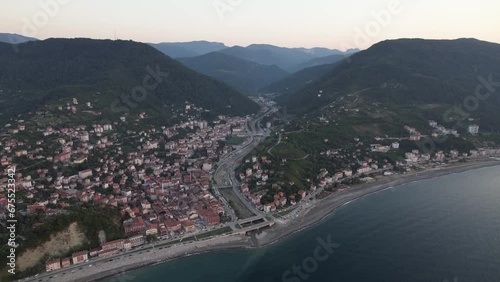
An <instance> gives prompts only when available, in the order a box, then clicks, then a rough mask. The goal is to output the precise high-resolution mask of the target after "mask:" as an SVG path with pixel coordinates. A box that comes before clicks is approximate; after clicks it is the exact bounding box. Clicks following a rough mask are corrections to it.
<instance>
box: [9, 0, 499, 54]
mask: <svg viewBox="0 0 500 282" xmlns="http://www.w3.org/2000/svg"><path fill="white" fill-rule="evenodd" d="M499 12H500V1H498V0H475V1H463V0H458V1H457V0H454V1H452V0H308V1H305V0H141V1H138V0H22V1H21V0H2V9H1V10H0V32H7V33H18V34H22V35H25V36H30V37H35V38H38V39H46V38H50V37H66V38H73V37H88V38H96V39H113V38H114V37H115V33H116V37H117V38H118V39H124V40H129V39H131V40H134V41H140V42H151V43H158V42H184V41H194V40H208V41H215V42H223V43H225V44H226V45H228V46H233V45H240V46H247V45H249V44H253V43H267V44H273V45H278V46H283V47H307V48H311V47H327V48H336V49H341V50H345V49H348V48H359V49H366V48H368V47H369V46H371V45H373V44H375V43H377V42H379V41H382V40H386V39H396V38H428V39H455V38H464V37H468V38H470V37H473V38H477V39H481V40H486V41H491V42H497V43H500V32H498V30H499V27H500V15H499V14H498V13H499Z"/></svg>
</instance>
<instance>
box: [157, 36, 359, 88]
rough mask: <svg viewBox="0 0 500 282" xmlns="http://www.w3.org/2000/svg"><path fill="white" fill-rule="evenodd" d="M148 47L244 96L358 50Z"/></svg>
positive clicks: (212, 44)
mask: <svg viewBox="0 0 500 282" xmlns="http://www.w3.org/2000/svg"><path fill="white" fill-rule="evenodd" d="M151 46H153V47H155V48H157V49H158V50H160V51H162V52H163V53H164V54H166V55H168V56H170V57H172V58H175V59H177V60H179V61H180V62H182V63H184V64H185V65H186V66H188V67H189V68H191V69H193V70H196V71H198V72H201V73H203V74H206V75H208V76H211V77H214V78H216V79H218V80H221V81H224V82H226V83H227V84H229V85H231V86H233V87H235V88H237V89H238V90H240V91H242V92H243V93H245V94H247V95H252V94H261V93H260V92H259V91H258V90H259V89H261V88H262V87H264V86H267V85H268V84H271V83H274V82H277V81H279V80H281V79H283V78H285V76H286V75H289V74H291V73H294V72H297V71H300V70H302V69H305V68H309V67H313V66H319V65H324V64H332V63H336V62H339V61H341V60H343V59H345V58H346V57H348V56H349V55H351V54H354V53H356V52H357V51H359V50H357V49H351V50H347V51H346V52H342V51H339V50H332V49H327V48H311V49H306V48H285V47H278V46H273V45H269V44H252V45H250V46H248V47H241V46H234V47H227V46H225V45H224V44H222V43H215V42H207V41H194V42H184V43H160V44H151Z"/></svg>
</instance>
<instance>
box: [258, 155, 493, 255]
mask: <svg viewBox="0 0 500 282" xmlns="http://www.w3.org/2000/svg"><path fill="white" fill-rule="evenodd" d="M499 165H500V161H496V160H493V159H482V160H477V161H470V162H466V163H454V164H451V165H447V166H443V167H438V168H433V169H428V170H424V171H416V172H410V173H406V174H396V175H393V176H390V177H386V178H384V179H382V180H377V181H374V182H370V183H364V184H359V185H356V186H352V187H350V188H349V189H347V190H344V191H341V192H334V193H332V194H331V195H329V196H327V197H326V198H323V199H321V200H319V201H317V202H315V203H314V204H313V206H312V207H310V208H308V209H305V210H303V211H301V213H300V215H299V216H298V217H296V218H294V219H292V220H288V221H286V222H285V224H283V223H280V221H279V220H276V222H277V224H275V225H274V226H273V227H271V228H270V229H266V230H264V231H263V232H262V235H260V236H258V237H260V238H257V241H258V243H259V244H258V245H257V246H254V247H263V246H266V245H269V244H274V243H276V242H277V241H279V240H282V239H284V238H286V237H289V236H291V235H293V234H295V233H297V232H300V231H302V230H304V229H307V228H309V227H311V226H313V225H316V224H319V223H321V222H322V221H323V220H324V219H326V218H327V217H330V216H332V215H333V214H334V212H335V211H336V210H337V209H338V208H340V207H342V206H345V205H348V204H351V203H353V202H354V201H356V200H358V199H361V198H363V197H365V196H369V195H371V194H375V193H379V192H382V191H385V190H388V189H392V188H394V187H396V186H401V185H404V184H409V183H413V182H417V181H422V180H427V179H433V178H438V177H442V176H446V175H451V174H456V173H462V172H466V171H471V170H476V169H481V168H487V167H493V166H499Z"/></svg>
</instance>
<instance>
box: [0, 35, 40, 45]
mask: <svg viewBox="0 0 500 282" xmlns="http://www.w3.org/2000/svg"><path fill="white" fill-rule="evenodd" d="M37 40H38V39H36V38H33V37H27V36H23V35H20V34H16V33H0V42H4V43H9V44H19V43H24V42H28V41H37Z"/></svg>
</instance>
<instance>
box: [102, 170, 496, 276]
mask: <svg viewBox="0 0 500 282" xmlns="http://www.w3.org/2000/svg"><path fill="white" fill-rule="evenodd" d="M329 241H330V242H331V243H335V244H338V245H339V246H337V247H336V248H335V246H334V245H333V244H332V245H330V246H328V244H329ZM325 246H326V247H325ZM329 252H331V254H330V253H329ZM299 267H300V268H299ZM287 271H288V272H287ZM121 280H123V281H153V282H160V281H162V282H163V281H175V282H177V281H179V282H198V281H199V282H243V281H244V282H247V281H248V282H257V281H259V282H260V281H261V282H277V281H285V282H299V281H321V282H323V281H328V282H334V281H341V282H351V281H352V282H364V281H366V282H410V281H418V282H420V281H422V282H424V281H425V282H444V281H449V282H455V281H456V282H476V281H477V282H485V281H500V167H489V168H483V169H479V170H473V171H468V172H464V173H460V174H452V175H448V176H443V177H440V178H435V179H429V180H424V181H419V182H415V183H410V184H405V185H401V186H398V187H396V188H395V189H390V190H386V191H383V192H379V193H376V194H372V195H369V196H367V197H364V198H361V199H359V200H357V201H355V202H353V203H351V204H349V205H346V206H344V207H342V208H340V209H338V210H337V211H336V212H335V213H334V214H332V215H331V216H329V217H328V218H327V219H325V220H323V221H322V222H320V223H319V224H317V225H314V226H313V227H311V228H308V229H306V230H304V231H302V232H299V233H296V234H294V235H292V236H290V237H287V238H286V239H283V240H281V241H279V242H277V243H275V244H273V245H270V246H267V247H264V248H260V249H255V250H232V251H224V252H215V253H208V254H202V255H197V256H191V257H187V258H182V259H178V260H175V261H171V262H168V263H164V264H159V265H155V266H151V267H147V268H143V269H139V270H135V271H132V272H129V273H127V274H126V275H125V277H115V278H109V279H106V280H104V281H106V282H111V281H121Z"/></svg>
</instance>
